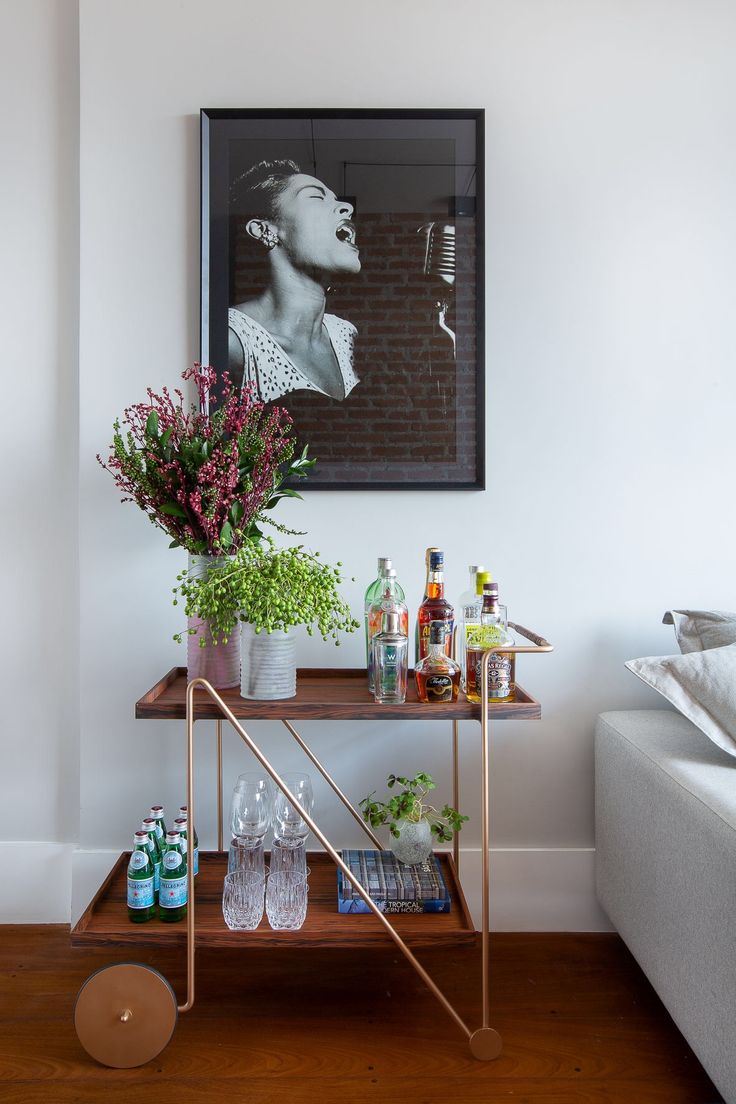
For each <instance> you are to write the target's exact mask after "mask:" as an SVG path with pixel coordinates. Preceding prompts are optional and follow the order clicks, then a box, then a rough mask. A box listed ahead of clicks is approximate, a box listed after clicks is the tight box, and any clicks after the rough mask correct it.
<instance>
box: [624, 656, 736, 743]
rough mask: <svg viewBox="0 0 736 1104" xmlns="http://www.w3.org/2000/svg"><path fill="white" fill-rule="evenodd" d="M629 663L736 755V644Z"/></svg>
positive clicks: (706, 733)
mask: <svg viewBox="0 0 736 1104" xmlns="http://www.w3.org/2000/svg"><path fill="white" fill-rule="evenodd" d="M626 666H627V667H628V669H629V670H630V671H632V672H633V673H634V674H635V675H637V676H638V677H639V678H640V679H641V680H642V681H643V682H646V683H647V685H648V686H651V687H652V689H653V690H656V691H658V693H660V694H661V695H662V696H663V697H665V698H666V699H667V701H668V702H671V703H672V705H674V706H675V708H676V709H679V711H680V713H682V714H683V716H685V717H687V718H688V720H690V721H692V722H693V724H694V725H697V727H698V728H699V729H700V731H701V732H704V733H705V735H706V736H708V737H709V738H710V739H711V740H712V741H713V743H714V744H718V746H719V747H720V748H723V750H724V751H727V752H728V754H729V755H733V756H734V757H736V644H727V645H726V646H725V647H723V648H709V649H707V650H706V651H702V652H690V653H689V654H686V655H671V656H646V657H645V658H644V659H630V660H629V661H628V663H627V664H626Z"/></svg>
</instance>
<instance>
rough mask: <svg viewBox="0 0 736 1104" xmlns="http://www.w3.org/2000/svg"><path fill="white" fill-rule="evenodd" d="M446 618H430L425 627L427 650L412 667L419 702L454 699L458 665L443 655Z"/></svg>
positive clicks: (455, 699) (444, 651)
mask: <svg viewBox="0 0 736 1104" xmlns="http://www.w3.org/2000/svg"><path fill="white" fill-rule="evenodd" d="M446 638H447V622H446V621H432V622H431V624H430V627H429V644H428V648H429V651H428V652H427V655H426V656H425V657H424V659H420V660H419V663H417V665H416V667H415V668H414V678H415V679H416V683H417V694H418V695H419V700H420V701H421V702H428V703H430V704H434V703H436V702H454V701H457V692H458V690H459V689H460V665H459V664H458V663H456V662H455V660H454V659H451V658H450V656H448V655H447V652H446V650H445V648H446Z"/></svg>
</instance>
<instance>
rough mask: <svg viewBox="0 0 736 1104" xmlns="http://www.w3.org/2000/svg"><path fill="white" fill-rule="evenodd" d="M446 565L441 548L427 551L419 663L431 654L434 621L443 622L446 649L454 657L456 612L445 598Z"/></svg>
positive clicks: (420, 609) (420, 615)
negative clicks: (430, 634) (431, 633)
mask: <svg viewBox="0 0 736 1104" xmlns="http://www.w3.org/2000/svg"><path fill="white" fill-rule="evenodd" d="M444 564H445V554H444V552H442V551H441V550H440V549H439V548H428V549H427V582H426V585H425V588H424V600H423V602H422V604H421V606H420V607H419V611H418V613H417V641H416V658H417V662H419V660H422V659H424V657H425V656H426V655H428V653H429V626H430V625H431V624H432V622H433V621H441V622H442V623H443V625H444V626H445V638H444V649H445V653H446V654H447V655H448V656H451V655H452V630H453V627H454V624H455V611H454V609H453V608H452V606H451V605H450V603H449V602H448V601H447V599H446V598H445V575H444Z"/></svg>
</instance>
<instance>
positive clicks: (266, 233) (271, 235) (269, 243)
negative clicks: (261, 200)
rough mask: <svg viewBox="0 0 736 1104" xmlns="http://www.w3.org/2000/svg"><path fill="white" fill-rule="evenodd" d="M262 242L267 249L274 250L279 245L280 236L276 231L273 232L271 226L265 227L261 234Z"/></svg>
mask: <svg viewBox="0 0 736 1104" xmlns="http://www.w3.org/2000/svg"><path fill="white" fill-rule="evenodd" d="M261 241H262V242H263V244H264V245H265V247H266V249H273V247H274V246H275V245H278V244H279V236H278V234H277V233H276V231H275V230H272V229H271V227H270V226H264V227H263V232H262V234H261Z"/></svg>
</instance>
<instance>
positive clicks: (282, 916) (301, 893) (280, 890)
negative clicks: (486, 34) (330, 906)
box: [266, 870, 309, 931]
mask: <svg viewBox="0 0 736 1104" xmlns="http://www.w3.org/2000/svg"><path fill="white" fill-rule="evenodd" d="M308 889H309V887H308V885H307V880H306V878H305V877H304V875H303V874H297V873H296V871H294V870H277V871H275V872H274V873H272V874H269V875H268V877H267V878H266V916H267V917H268V922H269V924H270V925H271V927H272V928H273V930H274V931H298V930H299V928H301V926H302V924H303V923H304V921H305V919H306V916H307V891H308Z"/></svg>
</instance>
